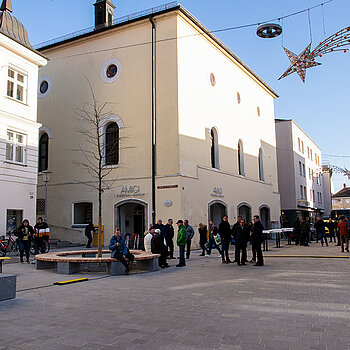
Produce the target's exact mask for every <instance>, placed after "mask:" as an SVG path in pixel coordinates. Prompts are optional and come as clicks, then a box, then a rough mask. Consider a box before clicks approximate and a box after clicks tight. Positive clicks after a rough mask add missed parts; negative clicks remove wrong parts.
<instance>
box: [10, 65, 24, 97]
mask: <svg viewBox="0 0 350 350" xmlns="http://www.w3.org/2000/svg"><path fill="white" fill-rule="evenodd" d="M27 80H28V77H27V75H26V74H24V73H21V72H18V71H17V70H15V69H13V68H8V70H7V96H8V97H11V98H13V99H15V100H17V101H20V102H23V103H26V102H27Z"/></svg>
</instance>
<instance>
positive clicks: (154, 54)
mask: <svg viewBox="0 0 350 350" xmlns="http://www.w3.org/2000/svg"><path fill="white" fill-rule="evenodd" d="M149 20H150V22H151V23H152V225H154V224H155V223H156V155H157V154H156V144H157V143H156V141H157V139H156V126H157V123H156V122H157V113H156V112H157V111H156V106H157V79H156V78H157V76H156V67H157V66H156V64H157V63H156V59H157V50H156V49H157V47H156V45H157V42H156V40H157V30H156V25H155V23H154V20H153V16H150V17H149Z"/></svg>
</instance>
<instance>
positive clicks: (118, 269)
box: [35, 250, 160, 276]
mask: <svg viewBox="0 0 350 350" xmlns="http://www.w3.org/2000/svg"><path fill="white" fill-rule="evenodd" d="M97 253H98V251H97V250H80V251H66V252H57V253H47V254H38V255H36V256H35V259H36V268H37V270H43V269H54V268H57V273H59V274H66V275H71V274H74V273H79V272H80V265H81V264H87V263H94V264H106V265H107V270H108V272H109V273H110V274H111V275H112V276H115V275H123V274H125V267H124V265H123V264H122V263H121V262H120V261H119V260H117V259H114V258H111V257H102V258H98V257H96V255H97ZM130 253H132V254H134V256H135V261H134V264H135V267H133V271H134V272H151V271H157V270H158V258H159V257H160V255H159V254H152V253H147V252H144V251H141V250H131V251H130ZM102 254H109V255H110V254H111V251H110V250H103V251H102Z"/></svg>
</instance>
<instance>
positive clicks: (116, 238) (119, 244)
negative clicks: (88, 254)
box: [109, 228, 135, 275]
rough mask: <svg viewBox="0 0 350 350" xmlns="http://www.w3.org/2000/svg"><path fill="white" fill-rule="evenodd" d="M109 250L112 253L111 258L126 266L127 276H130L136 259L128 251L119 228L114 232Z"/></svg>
mask: <svg viewBox="0 0 350 350" xmlns="http://www.w3.org/2000/svg"><path fill="white" fill-rule="evenodd" d="M109 250H111V251H112V254H111V257H112V258H115V259H117V260H119V261H120V262H121V263H122V264H123V265H124V267H125V274H126V275H128V274H129V273H130V270H132V263H133V261H134V259H135V257H134V255H133V254H131V253H130V252H129V251H128V248H127V246H126V242H125V239H124V238H123V237H122V236H121V234H120V229H119V228H116V229H115V231H114V235H113V237H112V238H111V240H110V242H109ZM126 259H128V260H129V262H127V261H126Z"/></svg>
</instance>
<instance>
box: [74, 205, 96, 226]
mask: <svg viewBox="0 0 350 350" xmlns="http://www.w3.org/2000/svg"><path fill="white" fill-rule="evenodd" d="M90 222H92V203H89V202H81V203H74V204H73V225H87V224H88V223H90Z"/></svg>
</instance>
